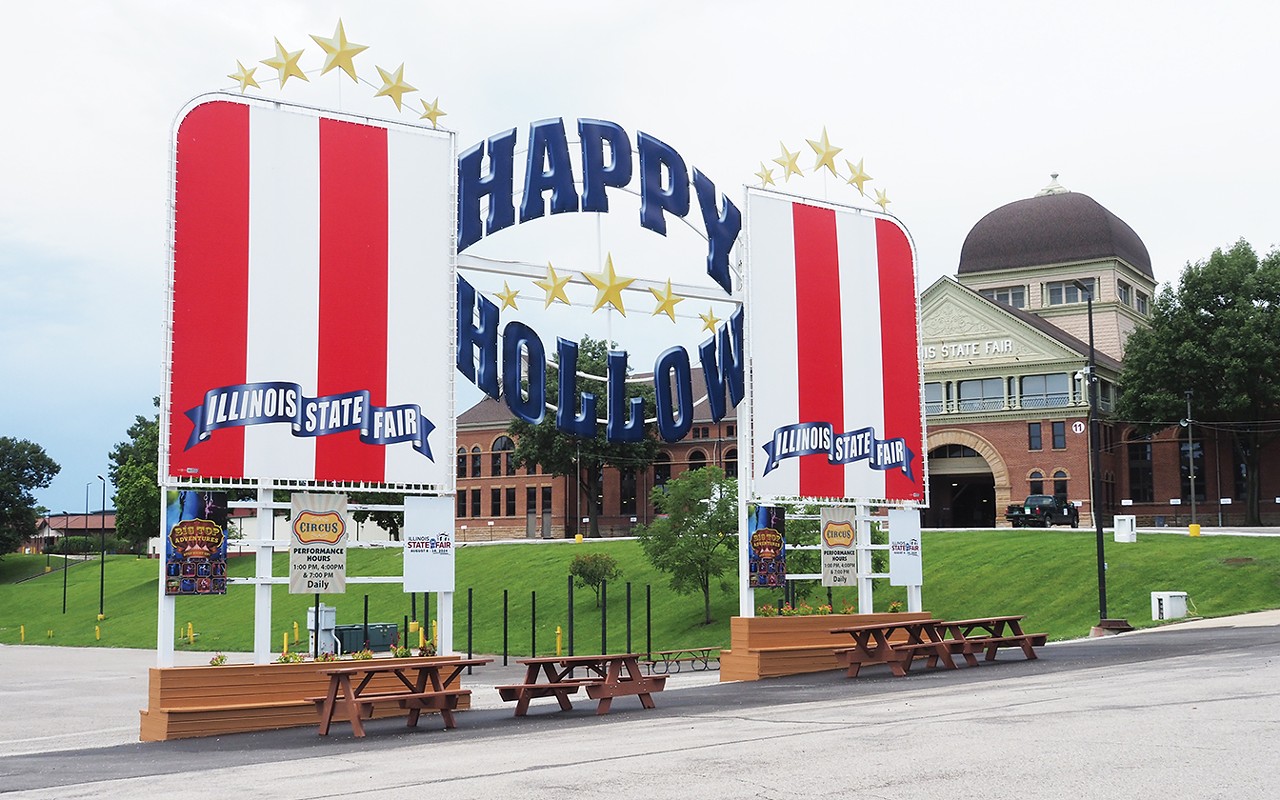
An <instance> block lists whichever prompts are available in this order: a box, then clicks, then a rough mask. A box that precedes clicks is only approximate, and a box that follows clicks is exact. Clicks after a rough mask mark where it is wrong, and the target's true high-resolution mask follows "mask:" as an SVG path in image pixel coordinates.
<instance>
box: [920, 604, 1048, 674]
mask: <svg viewBox="0 0 1280 800" xmlns="http://www.w3.org/2000/svg"><path fill="white" fill-rule="evenodd" d="M1024 618H1025V615H1023V614H1019V615H1016V616H1004V617H979V618H977V619H959V620H948V621H946V622H940V623H938V625H937V628H938V632H939V634H940V635H941V636H942V638H943V639H944V641H945V643H946V645H947V649H948V650H949V651H951V652H952V653H958V654H960V655H963V656H964V660H965V663H966V664H968V665H969V666H971V667H976V666H978V658H977V656H976V655H975V653H976V651H979V650H981V651H985V653H986V656H985V660H986V661H995V660H996V653H997V652H998V651H999V650H1000V649H1001V648H1009V647H1017V648H1020V649H1021V650H1022V654H1023V655H1024V656H1026V657H1027V659H1028V660H1033V659H1035V658H1037V656H1036V651H1035V648H1036V647H1037V646H1039V645H1043V644H1044V643H1045V641H1046V640H1047V639H1048V636H1047V634H1043V633H1023V631H1022V620H1023V619H1024Z"/></svg>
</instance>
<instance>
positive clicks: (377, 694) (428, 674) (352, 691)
mask: <svg viewBox="0 0 1280 800" xmlns="http://www.w3.org/2000/svg"><path fill="white" fill-rule="evenodd" d="M492 660H493V659H491V658H456V659H450V660H443V661H442V660H440V659H434V658H433V659H410V658H399V659H379V660H374V661H367V662H364V663H361V664H358V665H353V666H342V667H334V668H333V669H326V670H322V671H321V672H322V674H324V675H328V676H329V691H328V693H327V694H325V695H324V696H323V697H311V698H308V699H309V700H311V701H312V702H314V703H315V704H316V711H317V712H318V713H319V715H320V735H321V736H326V735H328V733H329V727H330V725H331V724H332V722H333V719H334V717H335V716H337V715H339V714H341V716H342V717H344V718H345V719H347V720H349V721H350V722H351V730H352V732H353V733H354V734H355V735H356V736H364V723H363V722H362V720H363V719H366V718H368V717H370V716H372V714H373V707H374V706H375V705H378V704H382V703H386V704H395V705H398V706H399V707H400V708H407V709H408V710H409V719H408V726H409V727H410V728H414V727H417V725H418V717H419V716H420V715H421V713H422V711H423V709H435V710H436V711H439V712H440V717H441V718H442V719H443V720H444V727H445V728H452V727H454V724H455V723H454V718H453V711H454V709H456V708H457V707H458V699H459V698H461V697H466V696H469V695H470V694H471V690H470V689H456V688H455V689H450V688H449V685H450V684H451V683H454V682H456V681H457V679H458V676H459V675H460V674H461V673H462V670H464V669H466V668H467V667H478V666H480V665H482V664H488V663H489V662H490V661H492ZM388 674H390V675H394V676H395V677H396V678H397V679H398V681H399V685H398V686H395V685H393V686H392V688H391V689H387V688H385V682H383V684H382V685H380V686H378V687H373V688H371V687H370V682H371V681H373V680H374V678H375V677H377V676H379V675H388ZM353 678H359V680H358V681H356V682H354V683H353V682H352V679H353Z"/></svg>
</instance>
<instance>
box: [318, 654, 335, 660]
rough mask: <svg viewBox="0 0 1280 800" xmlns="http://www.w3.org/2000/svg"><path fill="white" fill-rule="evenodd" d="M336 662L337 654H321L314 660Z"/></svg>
mask: <svg viewBox="0 0 1280 800" xmlns="http://www.w3.org/2000/svg"><path fill="white" fill-rule="evenodd" d="M337 660H338V654H337V653H321V654H320V655H319V657H317V658H316V661H337Z"/></svg>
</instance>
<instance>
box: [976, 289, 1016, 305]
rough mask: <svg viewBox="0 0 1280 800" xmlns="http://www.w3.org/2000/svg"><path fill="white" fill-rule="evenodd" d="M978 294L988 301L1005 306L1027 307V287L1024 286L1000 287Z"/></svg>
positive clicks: (984, 290)
mask: <svg viewBox="0 0 1280 800" xmlns="http://www.w3.org/2000/svg"><path fill="white" fill-rule="evenodd" d="M979 294H981V295H982V296H983V297H985V298H987V299H988V300H994V301H995V302H997V303H1004V304H1005V305H1006V306H1013V307H1014V308H1026V307H1027V287H1025V286H1001V287H999V288H996V289H983V290H981V291H980V292H979Z"/></svg>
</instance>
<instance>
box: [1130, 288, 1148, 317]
mask: <svg viewBox="0 0 1280 800" xmlns="http://www.w3.org/2000/svg"><path fill="white" fill-rule="evenodd" d="M1134 298H1135V300H1136V302H1135V303H1134V306H1133V307H1134V308H1135V309H1137V311H1138V313H1139V314H1141V315H1142V316H1144V317H1145V316H1146V315H1147V312H1148V310H1149V308H1150V304H1151V298H1150V297H1147V295H1145V294H1144V293H1142V292H1138V293H1137V294H1136V295H1134Z"/></svg>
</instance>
